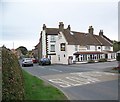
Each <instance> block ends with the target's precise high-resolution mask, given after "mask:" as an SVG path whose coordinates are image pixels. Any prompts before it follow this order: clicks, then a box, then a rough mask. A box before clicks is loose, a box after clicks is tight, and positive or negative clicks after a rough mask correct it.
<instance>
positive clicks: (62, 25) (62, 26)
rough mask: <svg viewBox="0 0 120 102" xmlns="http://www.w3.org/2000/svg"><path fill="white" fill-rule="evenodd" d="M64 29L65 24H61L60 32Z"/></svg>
mask: <svg viewBox="0 0 120 102" xmlns="http://www.w3.org/2000/svg"><path fill="white" fill-rule="evenodd" d="M63 29H64V24H63V22H59V30H60V31H62V30H63Z"/></svg>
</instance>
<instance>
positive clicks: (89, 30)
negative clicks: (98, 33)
mask: <svg viewBox="0 0 120 102" xmlns="http://www.w3.org/2000/svg"><path fill="white" fill-rule="evenodd" d="M88 33H90V34H93V33H94V28H93V27H92V26H89V29H88Z"/></svg>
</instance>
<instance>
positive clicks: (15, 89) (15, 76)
mask: <svg viewBox="0 0 120 102" xmlns="http://www.w3.org/2000/svg"><path fill="white" fill-rule="evenodd" d="M23 99H24V86H23V75H22V70H21V67H20V65H19V62H18V59H17V57H16V56H15V54H14V53H13V52H11V51H10V50H8V49H6V48H2V100H3V101H5V100H6V101H7V100H23Z"/></svg>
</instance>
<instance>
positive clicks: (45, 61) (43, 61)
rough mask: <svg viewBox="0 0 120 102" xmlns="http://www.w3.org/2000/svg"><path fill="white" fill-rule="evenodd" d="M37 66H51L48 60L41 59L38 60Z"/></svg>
mask: <svg viewBox="0 0 120 102" xmlns="http://www.w3.org/2000/svg"><path fill="white" fill-rule="evenodd" d="M39 65H51V61H50V59H49V58H41V59H40V60H39Z"/></svg>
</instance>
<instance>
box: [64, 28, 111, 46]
mask: <svg viewBox="0 0 120 102" xmlns="http://www.w3.org/2000/svg"><path fill="white" fill-rule="evenodd" d="M71 32H72V33H73V34H71ZM71 32H70V31H69V30H68V29H64V31H63V34H64V36H65V38H66V40H67V42H68V44H70V45H82V46H86V45H104V46H112V44H111V42H109V41H107V40H105V38H103V37H101V36H98V35H94V34H89V33H81V32H75V31H71Z"/></svg>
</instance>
